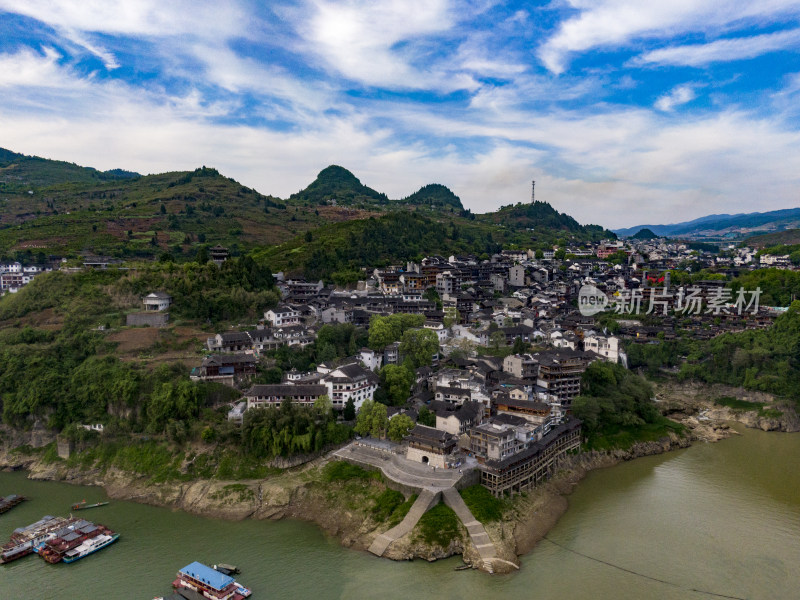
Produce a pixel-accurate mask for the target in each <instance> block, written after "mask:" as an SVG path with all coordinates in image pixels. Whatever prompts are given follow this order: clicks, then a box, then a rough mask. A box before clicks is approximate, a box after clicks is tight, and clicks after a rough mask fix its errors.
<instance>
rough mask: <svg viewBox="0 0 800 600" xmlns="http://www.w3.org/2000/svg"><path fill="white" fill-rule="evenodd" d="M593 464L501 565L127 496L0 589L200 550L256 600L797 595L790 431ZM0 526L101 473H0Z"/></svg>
mask: <svg viewBox="0 0 800 600" xmlns="http://www.w3.org/2000/svg"><path fill="white" fill-rule="evenodd" d="M742 433H743V435H741V436H735V437H732V438H731V439H728V440H724V441H722V442H719V443H716V444H703V443H698V444H696V445H695V446H693V447H691V448H689V449H686V450H681V451H677V452H671V453H669V454H665V455H661V456H654V457H647V458H642V459H638V460H635V461H632V462H628V463H624V464H621V465H618V466H616V467H613V468H610V469H603V470H598V471H594V472H592V473H590V474H589V475H588V476H587V477H586V479H584V480H583V481H581V483H580V484H579V485H578V487H577V489H576V491H575V493H574V494H572V495H571V496H570V497H569V503H570V508H569V510H568V511H567V513H566V514H565V515H564V517H562V519H561V520H560V521H559V522H558V524H557V525H556V527H555V528H553V530H552V531H551V532H550V533H549V534H548V536H547V539H545V540H543V541H542V542H541V543H540V544H539V545H538V546H537V547H536V549H535V550H534V551H533V552H531V553H530V554H528V555H527V556H525V557H523V559H522V568H521V569H520V571H519V572H517V573H515V574H512V575H509V576H491V575H486V574H483V573H479V572H474V571H454V568H455V567H456V566H458V565H459V564H461V560H460V558H453V559H449V560H445V561H439V562H436V563H431V564H429V563H426V562H423V561H414V562H405V563H395V562H391V561H388V560H385V559H379V558H376V557H373V556H371V555H368V554H366V553H363V552H356V551H353V550H348V549H345V548H342V547H341V546H340V545H339V543H338V542H337V541H336V540H335V539H331V538H327V537H326V536H325V535H324V534H323V533H322V532H321V531H320V530H319V529H317V528H316V527H315V526H314V525H311V524H308V523H302V522H297V521H282V522H264V521H243V522H237V523H231V522H225V521H220V520H215V519H205V518H201V517H195V516H192V515H188V514H184V513H182V512H179V511H173V510H170V509H166V508H156V507H151V506H144V505H140V504H136V503H134V502H120V501H112V502H111V504H110V505H108V506H104V507H99V508H94V509H91V510H87V511H85V512H82V513H80V514H81V516H85V517H86V518H88V519H90V520H94V521H96V522H100V523H103V524H105V525H108V526H109V527H111V528H112V529H114V530H115V531H117V532H119V533H120V534H121V537H120V540H119V541H118V542H117V543H116V544H114V545H112V546H109V547H108V548H106V549H104V550H102V551H100V552H98V553H97V554H93V555H91V556H89V557H87V558H85V559H83V560H80V561H78V562H76V563H73V564H69V565H67V564H58V565H49V564H47V563H45V562H44V561H43V560H41V559H40V558H38V557H37V556H35V555H33V556H28V557H25V558H23V559H20V560H18V561H16V562H13V563H10V564H8V565H1V566H0V599H2V600H23V599H24V600H31V599H33V600H38V599H41V600H50V599H56V598H59V599H68V600H82V599H86V600H89V599H101V598H102V599H103V600H116V599H125V600H135V599H143V600H148V599H150V598H153V597H154V596H159V595H165V594H167V593H169V592H170V583H171V581H172V579H173V578H174V575H175V572H176V571H177V570H178V569H179V568H180V567H183V566H185V565H186V564H188V563H190V562H192V561H194V560H198V561H200V562H205V563H207V564H214V563H218V562H226V563H233V564H236V565H237V566H239V567H240V568H241V570H242V574H241V575H240V576H238V579H239V581H241V582H242V583H243V584H245V585H247V586H248V587H250V588H251V589H252V590H253V596H252V598H253V600H265V599H270V600H276V599H305V598H309V599H313V600H327V599H333V598H348V599H350V598H353V599H360V598H380V599H394V598H397V599H402V600H414V599H417V598H436V599H437V600H439V599H441V600H445V599H450V598H452V599H456V598H458V599H460V598H473V599H482V598H485V599H494V598H503V599H510V598H519V599H526V600H527V599H549V598H557V599H563V600H567V599H569V600H580V599H586V600H590V599H591V600H604V599H609V600H611V599H613V600H624V599H628V598H630V599H632V600H634V599H635V600H639V599H646V598H659V599H694V598H697V599H701V598H747V599H754V600H755V599H762V598H763V599H783V598H787V599H789V598H797V597H800V568H799V567H800V469H798V465H800V435H798V434H782V433H764V432H761V431H753V430H744V431H743V432H742ZM11 493H17V494H24V495H26V496H29V497H30V500H29V501H27V502H24V503H23V504H21V505H19V506H18V507H16V508H14V509H12V510H11V511H9V512H8V513H6V514H4V515H0V541H1V542H5V541H6V540H7V539H8V537H9V536H10V534H11V532H12V530H13V529H14V528H15V527H19V526H22V525H26V524H28V523H32V522H33V521H36V520H38V519H40V518H41V517H42V516H43V515H46V514H51V515H67V514H68V513H69V507H70V505H71V504H73V503H74V502H77V501H81V500H84V499H85V500H87V502H89V503H92V502H98V501H101V500H105V499H106V497H105V494H104V492H103V490H102V489H99V488H90V487H77V486H72V485H68V484H63V483H53V482H36V481H29V480H28V479H26V477H25V473H0V496H5V495H8V494H11Z"/></svg>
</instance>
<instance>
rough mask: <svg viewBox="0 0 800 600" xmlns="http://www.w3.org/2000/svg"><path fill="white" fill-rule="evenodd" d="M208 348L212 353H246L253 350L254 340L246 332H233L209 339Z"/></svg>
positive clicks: (219, 334) (207, 341)
mask: <svg viewBox="0 0 800 600" xmlns="http://www.w3.org/2000/svg"><path fill="white" fill-rule="evenodd" d="M206 347H207V348H208V349H209V350H210V351H211V352H244V351H246V350H252V349H253V340H252V339H251V338H250V335H248V333H247V332H245V331H231V332H228V333H218V334H217V335H215V336H214V337H210V338H208V340H206Z"/></svg>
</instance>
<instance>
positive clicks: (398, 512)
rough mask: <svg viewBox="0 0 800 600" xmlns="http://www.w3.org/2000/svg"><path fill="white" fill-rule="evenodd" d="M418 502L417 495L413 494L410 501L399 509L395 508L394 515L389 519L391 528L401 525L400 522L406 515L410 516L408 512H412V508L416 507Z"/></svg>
mask: <svg viewBox="0 0 800 600" xmlns="http://www.w3.org/2000/svg"><path fill="white" fill-rule="evenodd" d="M416 501H417V495H416V494H411V496H410V497H409V498H408V500H406V501H405V502H403V503H402V504H401V505H399V506H398V507H397V508H395V509H394V511H393V512H392V514H391V515H389V518H388V519H387V521H388V523H389V527H390V528H392V527H394V526H395V525H397V524H399V523H400V521H402V520H403V519H405V518H406V515H407V514H408V511H409V510H411V507H412V506H413V505H414V502H416Z"/></svg>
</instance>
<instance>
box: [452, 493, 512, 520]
mask: <svg viewBox="0 0 800 600" xmlns="http://www.w3.org/2000/svg"><path fill="white" fill-rule="evenodd" d="M459 493H460V494H461V497H462V498H463V499H464V504H466V505H467V508H469V510H470V512H472V515H473V516H474V517H475V518H476V519H478V521H480V522H481V523H491V522H492V521H499V520H500V519H502V518H503V512H504V511H505V509H506V503H505V502H504V501H503V500H501V499H499V498H495V497H494V496H492V493H491V492H490V491H489V490H487V489H486V488H485V487H483V486H482V485H473V486H470V487H468V488H464V489H463V490H461V491H460V492H459Z"/></svg>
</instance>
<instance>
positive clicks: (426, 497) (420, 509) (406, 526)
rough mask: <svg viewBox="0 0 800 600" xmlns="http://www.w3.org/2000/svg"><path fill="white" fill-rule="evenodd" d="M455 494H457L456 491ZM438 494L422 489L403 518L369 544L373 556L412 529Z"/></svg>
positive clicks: (380, 552) (381, 552) (381, 554)
mask: <svg viewBox="0 0 800 600" xmlns="http://www.w3.org/2000/svg"><path fill="white" fill-rule="evenodd" d="M456 495H458V493H457V492H456ZM439 496H441V492H432V491H430V490H427V489H424V490H422V492H421V493H420V495H419V496H417V500H416V502H414V504H413V505H412V506H411V509H410V510H409V511H408V513H407V514H406V516H405V518H404V519H403V520H402V521H400V523H398V524H397V525H395V526H394V527H392V528H391V529H390V530H389V531H386V532H384V533H382V534H380V535H379V536H378V537H376V538H375V539H374V540H373V542H372V545H370V547H369V551H370V552H372V553H373V554H374V555H375V556H383V553H384V552H386V549H387V548H388V547H389V544H391V543H392V542H393V541H395V540H397V539H400V538H401V537H403V536H404V535H405V534H407V533H408V532H410V531H411V530H412V529H414V526H415V525H416V524H417V521H419V520H420V518H421V517H422V515H424V514H425V513H426V512H428V509H429V508H431V507H432V506H435V505H436V504H438V503H439ZM460 498H461V496H459V499H460ZM462 503H463V502H462ZM464 508H466V505H464ZM470 516H471V515H470ZM473 520H474V519H473Z"/></svg>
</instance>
